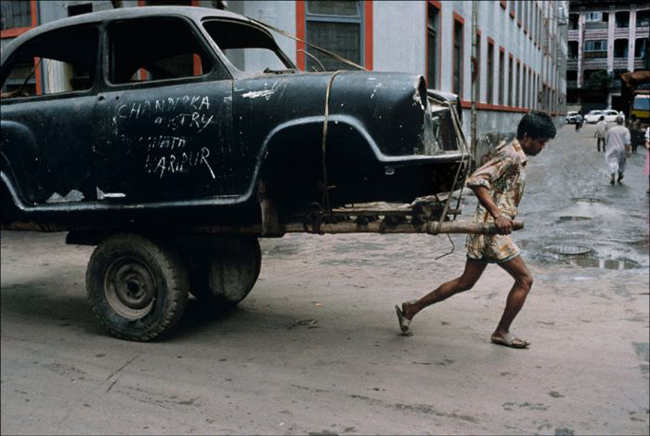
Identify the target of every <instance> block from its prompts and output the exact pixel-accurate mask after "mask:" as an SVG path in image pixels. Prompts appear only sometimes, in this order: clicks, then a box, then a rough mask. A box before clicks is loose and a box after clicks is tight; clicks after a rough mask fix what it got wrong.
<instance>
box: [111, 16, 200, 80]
mask: <svg viewBox="0 0 650 436" xmlns="http://www.w3.org/2000/svg"><path fill="white" fill-rule="evenodd" d="M109 39H110V49H111V58H110V59H111V65H110V69H109V71H110V74H109V80H110V81H111V82H112V83H115V84H122V83H137V82H148V81H157V80H169V79H181V78H188V77H194V76H201V75H204V74H207V73H208V72H210V70H211V69H212V63H211V62H210V59H209V57H208V56H207V55H206V53H205V51H204V50H203V47H202V46H201V44H200V43H199V41H198V40H197V39H196V37H195V35H194V34H193V33H192V31H191V29H190V28H189V26H188V24H187V23H185V22H183V21H182V20H180V19H175V18H155V19H141V20H129V21H125V22H121V23H116V24H113V25H112V26H111V27H110V28H109Z"/></svg>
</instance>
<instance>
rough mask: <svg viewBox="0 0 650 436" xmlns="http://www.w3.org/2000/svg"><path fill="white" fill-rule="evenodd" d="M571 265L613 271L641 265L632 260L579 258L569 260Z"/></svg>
mask: <svg viewBox="0 0 650 436" xmlns="http://www.w3.org/2000/svg"><path fill="white" fill-rule="evenodd" d="M567 260H568V262H569V264H571V265H575V266H581V267H583V268H599V269H613V270H625V269H634V268H639V266H640V265H639V264H638V263H636V262H633V261H631V260H618V259H608V260H605V259H590V258H577V259H567Z"/></svg>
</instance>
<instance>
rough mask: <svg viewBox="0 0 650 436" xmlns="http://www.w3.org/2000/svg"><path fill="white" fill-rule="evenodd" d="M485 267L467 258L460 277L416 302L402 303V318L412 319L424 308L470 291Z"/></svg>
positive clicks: (481, 263) (480, 262)
mask: <svg viewBox="0 0 650 436" xmlns="http://www.w3.org/2000/svg"><path fill="white" fill-rule="evenodd" d="M486 266H487V263H486V262H482V261H480V260H475V259H470V258H469V257H468V258H467V262H466V263H465V270H464V271H463V274H462V275H461V276H460V277H457V278H455V279H453V280H450V281H448V282H445V283H443V284H442V285H440V286H439V287H438V288H436V289H435V290H433V291H431V292H430V293H428V294H427V295H425V296H424V297H422V298H420V299H419V300H417V301H414V302H406V303H402V312H403V313H404V317H405V318H406V319H413V317H414V316H415V315H416V314H417V313H418V312H419V311H421V310H422V309H424V308H425V307H428V306H431V305H432V304H435V303H439V302H440V301H443V300H446V299H447V298H449V297H451V296H452V295H455V294H457V293H458V292H462V291H467V290H469V289H471V288H472V287H473V286H474V284H475V283H476V281H477V280H478V279H479V278H480V277H481V275H482V274H483V271H485V267H486Z"/></svg>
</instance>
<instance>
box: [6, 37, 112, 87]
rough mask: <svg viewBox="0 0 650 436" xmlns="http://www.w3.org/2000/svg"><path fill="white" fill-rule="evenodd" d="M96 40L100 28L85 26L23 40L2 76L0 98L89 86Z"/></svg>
mask: <svg viewBox="0 0 650 436" xmlns="http://www.w3.org/2000/svg"><path fill="white" fill-rule="evenodd" d="M98 42H99V31H98V30H97V29H96V28H94V27H86V28H70V29H63V30H58V31H55V32H51V33H48V34H47V35H43V36H41V37H40V38H37V39H35V40H34V41H33V42H28V43H26V44H25V45H23V46H22V47H20V48H19V50H18V51H17V53H16V55H15V56H14V58H13V60H11V61H10V62H11V65H10V67H9V68H8V74H7V76H6V77H4V78H3V84H2V98H13V97H33V96H36V95H50V94H60V93H66V92H73V91H84V90H88V89H90V88H92V86H93V84H94V80H95V68H96V64H97V46H98ZM39 75H40V76H41V78H40V80H38V79H39V77H38V76H39ZM38 82H40V83H38Z"/></svg>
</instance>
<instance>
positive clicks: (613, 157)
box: [605, 116, 632, 185]
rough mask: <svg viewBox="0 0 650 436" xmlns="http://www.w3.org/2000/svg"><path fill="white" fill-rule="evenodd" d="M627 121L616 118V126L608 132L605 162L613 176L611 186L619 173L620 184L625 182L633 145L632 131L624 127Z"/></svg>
mask: <svg viewBox="0 0 650 436" xmlns="http://www.w3.org/2000/svg"><path fill="white" fill-rule="evenodd" d="M624 121H625V120H624V119H623V117H621V116H619V117H617V118H616V125H615V126H614V127H612V128H611V129H609V131H608V132H607V152H606V153H605V161H606V162H607V166H608V167H609V172H610V174H611V175H612V178H611V180H610V182H609V183H610V184H612V185H613V184H615V183H616V180H617V179H616V173H618V183H619V184H620V183H621V181H622V180H623V173H624V172H625V160H626V159H627V157H629V156H631V153H632V144H631V141H630V131H629V130H628V129H627V127H625V126H624V125H623V122H624Z"/></svg>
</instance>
